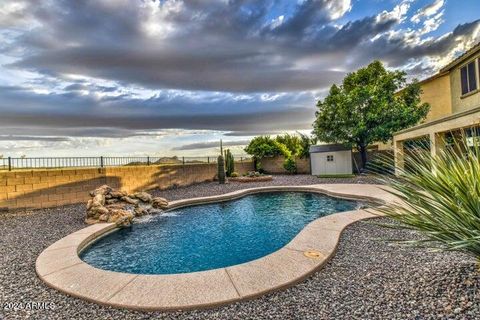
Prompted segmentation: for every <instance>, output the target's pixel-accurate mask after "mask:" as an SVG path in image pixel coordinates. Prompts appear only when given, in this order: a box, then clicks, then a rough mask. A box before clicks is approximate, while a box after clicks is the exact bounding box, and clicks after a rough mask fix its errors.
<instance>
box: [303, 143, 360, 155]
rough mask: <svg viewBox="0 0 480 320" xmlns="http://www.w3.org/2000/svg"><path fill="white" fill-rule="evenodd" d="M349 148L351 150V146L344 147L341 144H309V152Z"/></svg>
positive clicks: (347, 149) (345, 149) (346, 149)
mask: <svg viewBox="0 0 480 320" xmlns="http://www.w3.org/2000/svg"><path fill="white" fill-rule="evenodd" d="M349 150H350V151H351V150H352V148H349V147H346V146H344V145H343V144H320V145H316V146H310V153H319V152H333V151H349Z"/></svg>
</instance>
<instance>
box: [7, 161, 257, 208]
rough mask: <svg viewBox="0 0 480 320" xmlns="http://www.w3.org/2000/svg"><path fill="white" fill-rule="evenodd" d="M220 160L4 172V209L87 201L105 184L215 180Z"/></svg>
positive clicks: (241, 168)
mask: <svg viewBox="0 0 480 320" xmlns="http://www.w3.org/2000/svg"><path fill="white" fill-rule="evenodd" d="M252 170H253V163H252V162H251V161H248V162H241V163H240V162H237V163H235V171H237V172H238V173H240V174H243V173H245V172H248V171H252ZM216 174H217V165H216V164H186V165H162V166H125V167H108V168H78V169H49V170H21V171H20V170H19V171H10V172H8V171H3V172H0V209H14V208H17V209H18V208H47V207H55V206H60V205H65V204H72V203H79V202H85V201H87V200H88V199H89V195H88V191H90V190H93V189H95V188H97V187H99V186H101V185H103V184H109V185H110V186H112V187H114V188H120V189H122V190H126V191H128V192H132V191H139V190H149V189H153V188H160V189H166V188H170V187H173V186H186V185H190V184H194V183H199V182H203V181H209V180H213V179H214V178H215V176H216Z"/></svg>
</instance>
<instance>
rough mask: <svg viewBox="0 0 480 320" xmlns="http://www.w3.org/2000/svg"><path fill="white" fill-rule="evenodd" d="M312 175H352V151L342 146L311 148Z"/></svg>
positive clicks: (325, 145)
mask: <svg viewBox="0 0 480 320" xmlns="http://www.w3.org/2000/svg"><path fill="white" fill-rule="evenodd" d="M310 161H311V168H312V175H316V176H318V175H335V174H352V173H353V168H352V149H351V148H347V147H345V146H343V145H341V144H324V145H316V146H311V147H310Z"/></svg>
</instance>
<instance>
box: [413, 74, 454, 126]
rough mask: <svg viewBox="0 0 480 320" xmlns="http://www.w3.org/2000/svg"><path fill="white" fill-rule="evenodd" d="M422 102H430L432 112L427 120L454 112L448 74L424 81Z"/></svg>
mask: <svg viewBox="0 0 480 320" xmlns="http://www.w3.org/2000/svg"><path fill="white" fill-rule="evenodd" d="M421 88H422V91H423V92H422V94H421V95H420V99H421V102H422V103H424V102H428V103H429V104H430V112H429V113H428V115H427V119H426V120H425V121H431V120H435V119H438V118H441V117H444V116H447V115H449V114H451V113H452V98H451V90H450V77H449V75H448V74H446V75H443V76H441V77H438V78H435V79H433V80H431V81H428V82H425V83H422V85H421Z"/></svg>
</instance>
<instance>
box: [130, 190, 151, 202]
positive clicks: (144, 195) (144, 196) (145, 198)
mask: <svg viewBox="0 0 480 320" xmlns="http://www.w3.org/2000/svg"><path fill="white" fill-rule="evenodd" d="M130 197H131V198H137V199H140V200H142V201H143V202H148V203H150V202H152V196H151V195H150V194H148V193H146V192H136V193H134V194H133V196H130Z"/></svg>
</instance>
